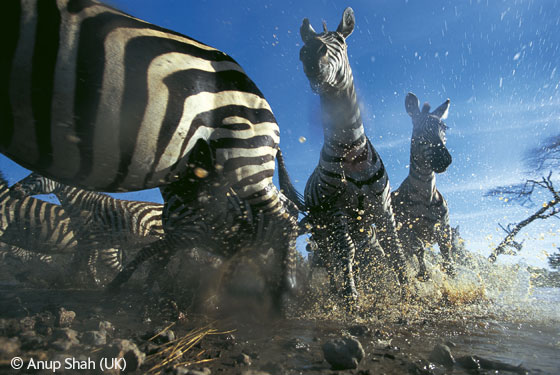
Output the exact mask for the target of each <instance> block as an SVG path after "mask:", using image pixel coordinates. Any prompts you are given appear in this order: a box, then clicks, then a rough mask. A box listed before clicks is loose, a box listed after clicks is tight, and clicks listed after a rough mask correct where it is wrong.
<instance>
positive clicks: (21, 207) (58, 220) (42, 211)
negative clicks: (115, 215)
mask: <svg viewBox="0 0 560 375" xmlns="http://www.w3.org/2000/svg"><path fill="white" fill-rule="evenodd" d="M73 229H74V225H73V224H72V223H71V220H70V218H69V216H68V215H67V213H66V212H65V211H64V209H63V208H62V207H60V206H59V205H56V204H52V203H49V202H45V201H42V200H40V199H35V198H30V197H25V198H23V199H18V198H14V197H12V195H11V192H10V188H9V187H8V182H7V181H6V180H5V178H4V177H3V175H2V174H1V173H0V242H2V243H5V244H7V245H10V246H12V247H16V248H19V249H14V248H12V249H11V251H10V253H11V254H12V255H15V256H16V257H19V258H20V259H22V260H23V261H25V260H29V259H31V258H35V257H31V256H29V253H35V254H37V257H39V259H41V257H42V256H44V257H49V256H50V255H52V254H69V255H71V256H72V265H71V267H70V268H71V269H70V272H73V273H79V272H81V270H82V269H83V268H80V267H79V266H80V265H79V264H78V260H79V259H80V254H79V253H80V251H81V249H80V247H79V243H78V238H79V237H80V230H81V229H80V228H79V227H78V228H77V229H76V230H77V232H76V231H75V230H73ZM20 249H21V250H22V251H20ZM26 254H27V255H26ZM18 255H21V256H18ZM101 258H102V260H103V263H104V264H105V265H106V266H108V267H109V268H110V269H112V270H115V271H118V270H120V267H121V263H120V260H119V258H118V251H117V250H115V249H106V250H104V251H103V252H102V254H101ZM43 259H45V260H46V259H48V258H43ZM95 261H96V259H91V263H90V264H88V271H89V272H93V273H95V267H96V265H95ZM92 270H93V271H92ZM76 276H79V275H76Z"/></svg>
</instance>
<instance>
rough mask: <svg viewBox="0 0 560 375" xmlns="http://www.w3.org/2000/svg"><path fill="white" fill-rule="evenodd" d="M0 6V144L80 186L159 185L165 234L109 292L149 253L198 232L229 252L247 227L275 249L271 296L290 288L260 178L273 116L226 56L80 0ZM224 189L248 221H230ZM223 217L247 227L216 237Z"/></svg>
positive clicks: (285, 215) (292, 218)
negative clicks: (2, 24) (3, 25)
mask: <svg viewBox="0 0 560 375" xmlns="http://www.w3.org/2000/svg"><path fill="white" fill-rule="evenodd" d="M3 11H4V13H3V14H4V17H6V18H8V19H10V20H12V24H13V27H10V28H7V29H6V31H5V32H4V40H5V42H4V50H3V53H2V55H1V57H0V61H1V62H2V69H0V74H1V77H2V78H1V80H0V82H2V84H1V85H0V90H1V91H2V94H3V95H2V97H3V98H8V100H4V101H3V102H2V103H3V104H2V105H3V107H2V120H1V123H0V152H2V153H4V154H5V155H7V156H8V157H10V158H11V159H13V160H14V161H16V162H18V163H19V164H21V165H23V166H24V167H26V168H28V169H31V170H33V171H35V172H38V173H41V174H42V175H45V176H48V177H50V178H53V179H55V180H57V181H60V182H62V183H65V184H69V185H73V186H78V187H81V188H85V189H88V190H96V191H109V192H110V191H132V190H140V189H147V188H152V187H160V189H161V192H162V195H163V197H164V209H163V217H162V220H163V225H164V231H165V236H164V237H163V238H162V239H160V240H158V241H156V242H154V243H152V244H150V245H149V246H148V247H145V248H143V249H142V250H141V251H140V252H139V254H138V256H137V258H136V260H135V261H133V262H132V263H131V264H129V265H128V266H127V267H126V268H125V270H124V271H123V273H121V274H120V275H119V277H118V278H117V279H115V280H114V282H113V283H112V284H111V286H112V287H117V286H118V285H120V284H121V283H123V282H125V281H126V280H127V279H128V278H129V276H130V275H131V274H132V272H133V271H134V270H135V268H136V267H137V266H138V264H139V263H140V262H142V261H143V260H145V259H147V258H148V257H150V256H152V255H154V254H158V253H160V254H161V253H163V252H167V253H171V252H173V251H175V250H176V249H177V248H179V247H181V246H182V245H184V244H185V243H189V244H194V245H197V244H198V243H205V242H209V241H210V242H212V243H213V248H214V249H215V250H217V251H218V250H222V249H221V248H222V247H229V248H230V249H229V250H230V252H231V251H235V250H236V249H238V248H239V246H240V243H242V242H244V243H245V244H246V243H247V242H249V243H251V242H252V239H253V237H255V236H257V237H261V239H265V238H266V243H267V244H268V245H270V246H271V247H274V248H275V250H277V254H278V255H279V258H280V259H279V262H280V264H279V265H278V270H277V271H278V273H279V274H278V275H277V276H278V277H276V278H275V280H274V281H272V282H271V283H270V287H271V288H272V289H273V290H274V294H275V296H279V295H280V293H281V292H282V291H283V290H285V289H286V287H288V286H291V285H293V283H294V280H293V274H294V272H293V259H294V257H295V236H296V235H297V216H296V215H294V214H293V211H292V210H291V209H290V208H289V207H287V203H286V201H284V200H282V199H280V198H279V192H278V189H277V188H276V187H275V186H274V185H273V183H272V176H273V174H274V169H275V159H276V156H277V151H278V143H279V140H280V137H279V134H280V132H279V128H278V124H277V123H276V120H275V118H274V115H273V113H272V110H271V109H270V106H269V104H268V102H267V101H266V99H265V98H264V96H263V94H262V93H261V92H260V90H259V89H258V88H257V86H256V85H255V84H254V83H253V82H252V81H251V79H250V78H249V77H248V76H247V75H246V74H245V72H244V71H243V69H242V68H241V67H240V66H239V65H238V64H237V63H236V62H235V61H234V60H233V59H232V58H231V57H229V56H228V55H226V54H225V53H223V52H221V51H219V50H216V49H214V48H212V47H209V46H207V45H205V44H203V43H200V42H198V41H196V40H194V39H191V38H189V37H187V36H184V35H181V34H179V33H177V32H174V31H170V30H166V29H163V28H161V27H158V26H155V25H151V24H149V23H147V22H144V21H142V20H139V19H137V18H134V17H131V16H129V15H127V14H124V13H122V12H119V11H117V10H115V9H112V8H110V7H107V6H105V5H103V4H100V3H98V2H95V1H92V0H59V1H54V0H41V1H38V0H35V1H33V0H29V1H21V2H18V1H10V2H8V3H7V4H4V5H3ZM229 192H232V193H233V195H234V196H236V197H238V198H239V200H240V201H241V202H243V204H244V205H246V206H247V207H248V211H250V212H252V214H253V217H254V219H255V220H253V221H251V220H249V221H247V220H246V219H245V218H244V217H243V215H242V216H240V217H238V216H236V212H237V211H235V210H234V207H233V208H232V206H231V205H230V204H229V203H228V201H229V198H230V197H229V196H228V193H229ZM203 194H214V196H213V197H212V198H213V199H206V200H204V199H199V198H202V197H203ZM232 210H233V211H232ZM226 216H231V217H232V221H231V222H230V223H229V224H226V223H224V219H223V218H224V217H226ZM233 224H236V225H237V224H238V225H240V226H245V227H246V226H247V225H249V226H250V228H246V230H245V231H244V232H243V233H242V232H240V233H238V234H237V235H232V234H231V233H226V232H227V231H226V230H224V229H225V228H227V227H225V226H226V225H233ZM263 231H264V232H266V233H267V235H266V236H264V237H263V236H259V233H260V232H263ZM281 280H283V281H281Z"/></svg>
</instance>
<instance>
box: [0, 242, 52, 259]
mask: <svg viewBox="0 0 560 375" xmlns="http://www.w3.org/2000/svg"><path fill="white" fill-rule="evenodd" d="M6 258H12V259H16V260H18V261H20V262H22V263H28V262H33V261H37V262H40V263H46V264H51V263H52V262H53V259H52V256H50V255H48V254H44V253H37V252H34V251H30V250H25V249H22V248H21V247H17V246H13V245H8V244H6V243H3V242H0V260H4V259H6Z"/></svg>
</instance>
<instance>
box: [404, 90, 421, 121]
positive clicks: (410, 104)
mask: <svg viewBox="0 0 560 375" xmlns="http://www.w3.org/2000/svg"><path fill="white" fill-rule="evenodd" d="M404 106H405V108H406V113H408V115H409V116H410V117H416V116H418V115H419V114H420V108H419V106H420V101H419V100H418V98H417V97H416V95H414V94H413V93H411V92H409V93H408V94H407V95H406V99H405V100H404Z"/></svg>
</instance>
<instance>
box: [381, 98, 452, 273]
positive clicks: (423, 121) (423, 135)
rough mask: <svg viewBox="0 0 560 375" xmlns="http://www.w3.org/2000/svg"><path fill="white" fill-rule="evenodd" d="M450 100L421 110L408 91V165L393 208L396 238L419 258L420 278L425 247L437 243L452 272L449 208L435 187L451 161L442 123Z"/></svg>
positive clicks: (447, 269)
mask: <svg viewBox="0 0 560 375" xmlns="http://www.w3.org/2000/svg"><path fill="white" fill-rule="evenodd" d="M449 103H450V101H449V99H447V100H446V101H445V102H444V103H443V104H441V105H440V106H439V107H438V108H436V109H435V110H434V111H432V112H430V105H429V104H428V103H425V104H424V105H423V107H422V110H420V107H419V101H418V98H417V97H416V95H414V94H412V93H408V95H407V96H406V99H405V107H406V112H407V113H408V115H409V116H410V117H411V118H412V139H411V142H410V168H409V172H408V176H407V177H406V178H405V180H404V181H403V182H402V184H401V185H400V186H399V188H398V189H397V190H395V191H394V192H393V193H392V198H393V200H392V202H393V209H394V211H395V217H396V218H397V222H398V225H399V237H400V239H401V242H402V243H403V246H404V248H405V249H407V250H408V252H407V255H408V256H409V257H411V256H412V255H416V257H417V258H418V264H419V272H418V275H417V277H418V278H419V279H420V280H427V279H428V278H429V276H428V272H427V270H426V264H425V262H424V251H425V247H426V246H429V245H431V244H434V243H436V242H437V244H438V246H439V249H440V252H441V254H442V256H443V267H444V269H445V271H446V272H447V273H448V274H450V275H452V274H453V266H452V260H451V249H452V240H451V239H452V233H451V226H450V225H449V209H448V207H447V202H446V201H445V198H444V197H443V195H442V194H441V193H440V192H439V191H438V190H437V188H436V173H443V172H445V170H446V169H447V168H448V167H449V165H450V164H451V161H452V157H451V154H450V153H449V150H448V149H447V147H446V141H447V140H446V137H445V131H446V130H447V126H446V125H445V123H444V122H443V120H445V119H446V118H447V115H448V113H449Z"/></svg>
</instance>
